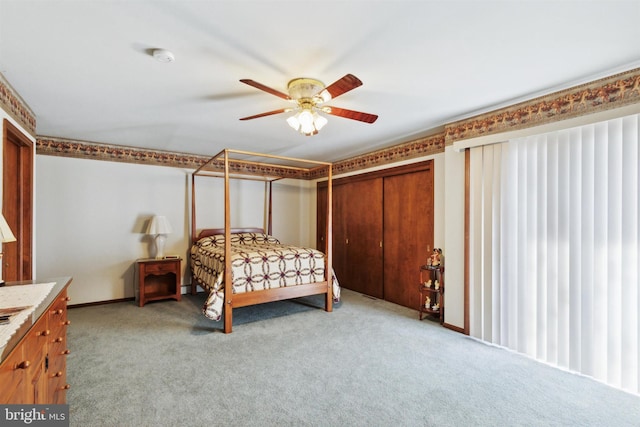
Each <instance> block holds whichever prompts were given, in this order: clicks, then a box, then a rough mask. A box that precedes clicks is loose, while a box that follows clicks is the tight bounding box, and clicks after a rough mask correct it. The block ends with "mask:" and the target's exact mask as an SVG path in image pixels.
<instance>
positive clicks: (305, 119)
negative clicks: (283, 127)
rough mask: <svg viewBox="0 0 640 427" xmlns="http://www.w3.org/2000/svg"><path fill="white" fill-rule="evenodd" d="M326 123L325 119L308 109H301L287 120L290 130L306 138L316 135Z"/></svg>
mask: <svg viewBox="0 0 640 427" xmlns="http://www.w3.org/2000/svg"><path fill="white" fill-rule="evenodd" d="M327 123H328V120H327V119H326V118H325V117H322V116H321V115H319V114H318V113H316V112H315V111H312V110H310V109H303V110H302V111H300V112H298V113H296V114H295V115H293V116H291V117H289V118H288V119H287V124H288V125H289V126H291V128H292V129H294V130H296V131H298V132H300V133H301V134H303V135H306V136H311V135H316V134H317V133H318V131H319V130H320V129H322V128H323V127H324V125H326V124H327Z"/></svg>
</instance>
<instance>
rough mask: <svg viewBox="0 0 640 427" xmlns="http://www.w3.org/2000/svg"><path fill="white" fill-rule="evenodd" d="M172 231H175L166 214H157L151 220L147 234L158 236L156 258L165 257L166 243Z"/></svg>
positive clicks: (156, 238) (156, 239)
mask: <svg viewBox="0 0 640 427" xmlns="http://www.w3.org/2000/svg"><path fill="white" fill-rule="evenodd" d="M171 233H173V229H172V228H171V224H169V220H168V219H167V217H166V216H163V215H156V216H154V217H153V218H151V221H149V227H147V234H149V235H152V236H156V237H155V242H156V259H163V258H164V243H165V241H166V240H167V234H171Z"/></svg>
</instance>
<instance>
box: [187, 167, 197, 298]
mask: <svg viewBox="0 0 640 427" xmlns="http://www.w3.org/2000/svg"><path fill="white" fill-rule="evenodd" d="M196 238H197V237H196V175H195V173H194V174H191V245H189V248H191V247H192V246H193V244H194V243H195V241H196ZM190 255H191V252H189V254H187V256H189V262H191V258H190ZM190 270H191V295H195V294H197V293H198V283H197V282H196V278H195V276H194V275H193V269H192V268H191V269H190Z"/></svg>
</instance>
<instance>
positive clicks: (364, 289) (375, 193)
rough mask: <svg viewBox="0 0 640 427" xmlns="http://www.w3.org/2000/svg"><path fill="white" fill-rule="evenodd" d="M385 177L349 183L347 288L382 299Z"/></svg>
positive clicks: (347, 190) (347, 189) (347, 195)
mask: <svg viewBox="0 0 640 427" xmlns="http://www.w3.org/2000/svg"><path fill="white" fill-rule="evenodd" d="M382 184H383V181H382V178H376V179H368V180H364V181H356V182H352V183H349V184H347V185H346V186H345V187H346V193H347V194H346V200H345V202H346V209H345V210H344V212H345V214H346V216H345V220H346V223H347V237H346V242H345V243H346V265H345V269H346V279H347V283H345V287H347V288H349V289H352V290H354V291H357V292H361V293H363V294H367V295H371V296H373V297H376V298H383V297H384V293H383V289H384V285H383V283H382V280H381V279H382V269H383V265H382V236H383V231H382V219H383V216H382V215H383V214H382V199H383V197H382Z"/></svg>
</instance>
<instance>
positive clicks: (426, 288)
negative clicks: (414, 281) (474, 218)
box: [418, 248, 444, 324]
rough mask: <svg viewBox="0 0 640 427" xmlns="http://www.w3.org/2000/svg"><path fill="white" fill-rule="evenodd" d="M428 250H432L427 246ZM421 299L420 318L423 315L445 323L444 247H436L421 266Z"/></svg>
mask: <svg viewBox="0 0 640 427" xmlns="http://www.w3.org/2000/svg"><path fill="white" fill-rule="evenodd" d="M427 251H428V252H431V251H430V250H429V249H428V248H427ZM418 290H419V291H420V296H421V298H420V299H421V300H422V301H424V305H421V306H420V317H419V318H420V320H422V318H423V315H424V314H426V315H427V316H433V317H436V318H438V320H439V321H440V324H443V323H444V257H443V256H442V249H439V248H435V249H434V250H433V252H431V254H430V255H429V257H428V258H427V263H426V264H425V265H421V266H420V286H419V289H418Z"/></svg>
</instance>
